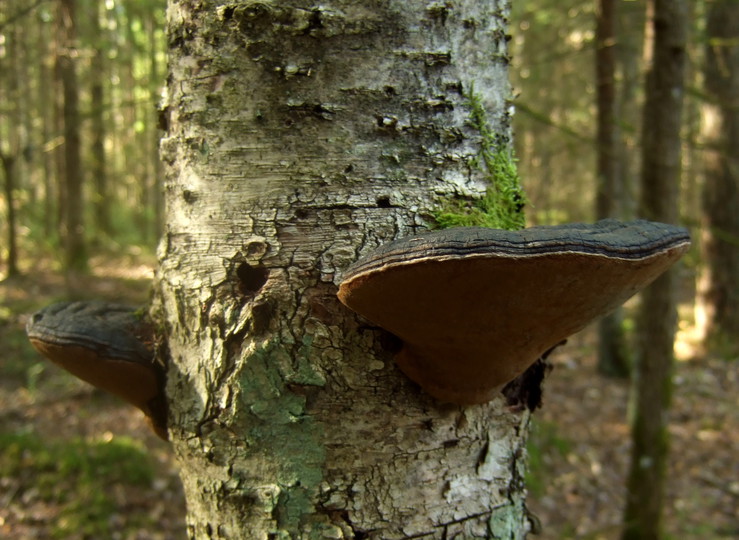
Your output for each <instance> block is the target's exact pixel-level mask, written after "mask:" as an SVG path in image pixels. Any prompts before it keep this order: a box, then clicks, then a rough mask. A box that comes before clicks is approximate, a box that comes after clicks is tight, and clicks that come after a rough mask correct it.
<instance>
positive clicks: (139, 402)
mask: <svg viewBox="0 0 739 540" xmlns="http://www.w3.org/2000/svg"><path fill="white" fill-rule="evenodd" d="M26 334H27V335H28V339H29V340H30V341H31V343H32V344H33V346H34V347H35V348H36V350H37V351H39V352H40V353H41V354H42V355H44V356H45V357H46V358H48V359H49V360H51V361H52V362H54V363H55V364H57V365H59V366H61V367H63V368H64V369H66V370H67V371H69V372H70V373H72V374H73V375H75V376H77V377H79V378H80V379H82V380H83V381H86V382H88V383H90V384H92V385H93V386H97V387H98V388H101V389H102V390H105V391H107V392H110V393H111V394H115V395H117V396H118V397H120V398H123V399H124V400H126V401H128V402H129V403H131V404H133V405H135V406H136V407H138V408H139V409H141V410H142V411H143V412H144V414H145V415H146V418H147V420H148V421H149V424H150V425H151V427H152V429H153V430H154V432H155V433H156V434H157V435H159V437H161V438H162V439H165V440H166V439H167V408H166V398H165V396H164V381H165V379H164V367H163V366H160V365H159V364H158V363H157V362H156V360H155V358H154V348H153V345H152V334H153V332H152V330H151V327H150V326H149V325H148V324H147V323H146V321H145V320H144V318H143V317H141V316H139V315H138V314H137V312H136V309H135V308H132V307H128V306H122V305H118V304H109V303H105V302H97V301H93V302H61V303H57V304H52V305H50V306H48V307H46V308H44V309H42V310H41V311H38V312H36V313H34V314H33V315H31V317H30V318H29V320H28V323H27V325H26Z"/></svg>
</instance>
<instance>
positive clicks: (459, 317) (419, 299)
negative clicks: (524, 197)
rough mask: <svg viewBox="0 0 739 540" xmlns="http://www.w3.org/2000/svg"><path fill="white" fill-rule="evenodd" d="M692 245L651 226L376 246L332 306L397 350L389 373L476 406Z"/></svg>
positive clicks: (456, 234)
mask: <svg viewBox="0 0 739 540" xmlns="http://www.w3.org/2000/svg"><path fill="white" fill-rule="evenodd" d="M689 246H690V237H689V235H688V232H687V231H686V230H685V229H683V228H681V227H675V226H672V225H665V224H662V223H654V222H648V221H634V222H630V223H622V222H619V221H616V220H604V221H599V222H598V223H595V224H592V225H591V224H581V223H574V224H567V225H559V226H553V227H532V228H529V229H523V230H519V231H506V230H499V229H487V228H477V227H464V228H454V229H445V230H440V231H433V232H430V233H426V234H422V235H420V236H414V237H408V238H403V239H400V240H396V241H394V242H390V243H388V244H385V245H383V246H380V247H379V248H378V249H377V250H375V251H374V252H372V253H370V254H369V255H367V256H366V257H364V258H362V259H361V260H359V261H357V262H356V263H355V264H354V265H352V266H351V267H350V268H349V269H347V271H346V272H345V275H344V281H343V282H342V283H341V285H340V287H339V292H338V296H339V299H340V300H341V301H342V302H343V303H344V304H345V305H346V306H348V307H349V308H351V309H352V310H354V311H356V312H357V313H359V314H360V315H362V316H364V317H366V318H367V319H369V320H370V321H372V322H373V323H375V324H377V325H379V326H381V327H382V328H384V329H386V330H388V331H390V332H392V333H393V334H395V335H396V336H398V337H399V338H400V339H401V340H402V341H403V347H402V349H401V351H400V352H399V353H398V355H397V358H396V360H397V362H398V365H399V366H400V368H401V370H402V371H403V372H405V373H406V374H407V375H408V376H409V377H410V378H411V379H413V380H414V381H416V382H417V383H418V384H420V385H421V387H423V388H424V389H425V390H426V391H427V392H428V393H429V394H431V395H432V396H434V397H436V398H438V399H440V400H442V401H450V402H454V403H458V404H474V403H483V402H486V401H489V400H490V399H492V398H493V397H494V396H495V395H496V393H497V392H499V391H500V390H501V389H502V388H503V386H505V384H506V383H508V382H510V381H511V380H513V379H514V378H515V377H517V376H518V375H520V374H521V373H523V372H524V371H525V370H526V368H528V367H529V366H530V365H531V364H532V363H533V362H535V361H536V360H537V358H539V357H541V356H542V354H544V353H545V352H546V351H547V350H548V349H550V348H552V347H553V346H555V345H557V344H558V343H560V342H561V341H562V340H563V339H565V338H566V337H568V336H570V335H572V334H574V333H575V332H577V331H579V330H581V329H582V328H584V327H585V326H586V325H587V324H588V323H590V322H591V321H593V320H594V319H596V318H598V317H600V316H602V315H605V314H607V313H608V312H610V311H611V310H613V309H615V308H616V307H618V306H619V305H620V304H622V303H623V302H624V301H626V300H627V299H628V298H629V297H631V296H632V295H634V294H635V293H636V292H638V291H639V290H640V289H642V288H644V287H645V286H647V285H648V284H649V283H651V282H652V281H653V280H654V279H656V278H657V276H659V275H660V274H661V273H662V272H664V271H665V270H667V268H669V267H670V266H671V265H672V264H673V263H674V262H676V261H677V260H678V259H679V258H680V257H681V256H682V255H683V254H684V253H685V251H686V250H687V249H688V247H689Z"/></svg>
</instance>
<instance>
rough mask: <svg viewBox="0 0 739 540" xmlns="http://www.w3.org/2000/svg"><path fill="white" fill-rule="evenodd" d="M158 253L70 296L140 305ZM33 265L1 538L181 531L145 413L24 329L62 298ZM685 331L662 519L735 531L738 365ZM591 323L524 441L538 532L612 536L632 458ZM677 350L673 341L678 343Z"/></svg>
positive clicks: (2, 322) (19, 297)
mask: <svg viewBox="0 0 739 540" xmlns="http://www.w3.org/2000/svg"><path fill="white" fill-rule="evenodd" d="M153 262H154V261H153V260H145V259H142V258H141V257H137V256H128V257H125V258H123V259H112V258H110V257H106V258H100V259H95V260H93V263H92V265H91V266H92V270H91V275H90V276H88V277H85V278H83V279H79V280H77V281H75V282H72V283H71V284H70V285H71V286H72V287H76V288H77V290H76V294H75V297H76V298H103V299H108V300H112V301H118V302H124V303H128V304H131V305H138V304H144V303H145V302H146V301H147V299H148V295H149V289H150V285H151V283H150V282H151V279H152V276H153V270H152V267H153V266H152V265H153ZM50 267H51V265H50V264H43V262H42V263H40V264H39V265H38V266H37V267H36V270H35V271H34V274H33V275H32V276H29V275H27V276H26V277H23V278H20V279H16V280H12V281H5V282H2V283H0V343H2V349H1V350H0V446H1V448H0V537H2V538H8V539H26V538H54V537H56V538H65V539H77V538H79V539H81V538H120V539H137V540H148V539H158V540H168V539H180V538H184V537H185V526H184V513H185V504H184V500H183V496H182V491H181V488H180V484H179V480H178V478H177V472H176V467H175V465H174V459H173V455H172V452H171V449H170V447H169V446H168V444H167V443H165V442H163V441H161V440H159V439H158V438H157V437H156V436H155V435H154V434H153V433H152V432H151V431H150V430H149V428H148V427H147V425H146V423H145V422H144V418H143V415H142V414H141V413H140V412H139V411H137V410H136V409H134V408H132V407H130V406H127V405H125V404H123V403H121V402H120V401H118V400H116V399H115V398H113V397H110V396H107V395H105V394H103V393H102V392H100V391H97V390H94V389H93V388H91V387H90V386H88V385H86V384H84V383H82V382H80V381H78V380H77V379H75V378H74V377H72V376H70V375H68V374H67V373H66V372H64V371H62V370H61V369H58V368H56V367H55V366H54V365H52V364H51V363H49V362H47V361H45V360H43V359H42V358H41V357H40V356H38V355H37V354H36V352H35V351H34V350H33V349H32V348H31V346H30V344H29V343H28V341H27V340H26V338H25V333H24V330H23V328H24V325H25V321H26V319H27V317H28V316H29V315H30V313H32V312H33V311H34V310H36V309H38V308H39V307H42V306H44V305H46V304H48V303H50V302H53V301H56V300H63V299H66V298H67V295H66V294H65V286H66V284H65V281H64V279H62V278H61V277H59V276H58V275H57V274H55V273H53V272H52V271H51V270H50V269H49V268H50ZM691 331H692V330H691V328H690V327H689V325H688V326H686V325H683V326H682V327H681V336H680V339H679V342H680V340H683V342H684V347H685V349H684V350H685V351H688V352H687V353H685V354H679V358H680V359H681V361H679V362H678V363H677V366H676V374H675V390H674V396H673V410H672V413H671V420H672V423H671V428H670V434H671V439H672V453H671V459H670V466H669V471H668V477H669V485H668V494H667V508H666V516H665V517H666V519H665V523H666V528H667V532H668V533H669V535H670V538H675V539H681V540H693V539H694V540H711V539H728V538H737V537H739V518H738V517H737V512H736V508H737V507H739V460H738V459H737V456H739V407H738V406H737V405H739V402H738V397H739V372H738V370H739V362H736V361H735V362H726V361H721V360H711V359H706V358H704V357H703V356H702V353H700V347H698V346H697V345H698V344H697V343H696V342H695V340H694V338H693V337H692V336H691ZM594 336H595V334H594V331H593V329H592V328H591V329H588V330H586V331H584V332H583V333H581V334H580V335H578V336H575V337H574V338H572V339H570V340H569V343H568V344H567V345H565V346H563V347H561V348H559V349H557V351H556V352H555V353H554V354H553V355H552V357H551V359H552V361H553V363H554V366H555V368H554V370H553V371H552V372H551V374H550V375H549V377H548V379H547V382H546V388H545V395H544V408H543V409H541V410H539V411H537V413H536V414H535V419H534V431H533V434H532V438H531V441H530V445H529V454H530V462H531V473H530V475H529V478H528V486H529V506H530V508H531V510H532V511H533V513H534V514H536V515H537V516H538V517H539V519H540V520H541V524H542V527H543V530H542V533H541V535H540V536H538V537H533V538H541V539H546V540H553V539H563V538H583V539H585V538H587V539H608V540H610V539H616V538H618V537H619V531H620V529H619V522H620V519H621V511H622V505H623V502H624V478H625V472H626V470H627V467H628V460H629V448H630V443H629V427H628V420H627V411H628V403H627V401H628V383H627V382H624V381H614V380H610V379H605V378H602V377H600V376H598V375H597V374H596V371H595V350H596V348H595V340H594V339H595V338H594ZM678 353H680V349H679V348H678Z"/></svg>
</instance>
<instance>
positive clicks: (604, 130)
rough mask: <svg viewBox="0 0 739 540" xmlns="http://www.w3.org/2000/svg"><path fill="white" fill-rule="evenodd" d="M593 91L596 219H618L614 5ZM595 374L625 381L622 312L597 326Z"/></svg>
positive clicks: (602, 21) (608, 7)
mask: <svg viewBox="0 0 739 540" xmlns="http://www.w3.org/2000/svg"><path fill="white" fill-rule="evenodd" d="M596 42H597V46H596V53H595V67H596V87H597V90H598V94H597V100H598V159H597V167H598V170H597V189H596V194H595V201H596V209H595V213H596V217H597V218H598V219H604V218H612V217H621V215H620V214H621V208H620V204H619V203H620V202H621V199H622V197H623V195H622V194H621V191H622V190H623V186H621V185H620V180H621V175H620V174H619V155H618V146H617V143H618V140H619V136H618V124H617V123H616V78H615V75H616V2H615V0H600V4H599V10H598V14H597V28H596ZM598 338H599V340H598V372H599V373H601V374H603V375H609V376H614V377H628V375H629V359H628V356H627V353H626V337H625V335H624V331H623V310H622V309H621V308H618V309H617V310H616V311H614V312H613V313H611V314H610V315H607V316H606V317H603V319H601V320H600V322H599V323H598Z"/></svg>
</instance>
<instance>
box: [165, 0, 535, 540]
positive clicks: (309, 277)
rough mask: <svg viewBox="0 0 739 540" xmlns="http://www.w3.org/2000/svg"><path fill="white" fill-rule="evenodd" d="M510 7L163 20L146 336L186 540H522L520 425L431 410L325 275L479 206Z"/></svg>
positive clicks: (315, 10)
mask: <svg viewBox="0 0 739 540" xmlns="http://www.w3.org/2000/svg"><path fill="white" fill-rule="evenodd" d="M507 12H508V5H507V2H503V1H501V2H484V3H481V2H476V1H472V0H468V1H462V2H455V3H416V2H413V3H409V2H392V1H382V2H377V1H375V2H363V3H361V4H359V3H354V2H341V1H328V2H321V3H320V4H319V3H313V2H310V1H300V2H293V3H290V4H286V3H269V2H230V3H229V2H218V1H215V2H196V1H185V0H183V1H174V0H171V1H170V4H169V13H168V15H169V21H170V23H169V24H170V28H169V48H170V74H169V81H168V103H167V104H166V108H165V115H164V116H165V117H164V121H165V124H166V128H167V129H166V134H165V137H164V139H163V141H162V148H161V155H162V158H163V160H164V162H165V165H166V168H167V181H166V186H165V187H166V203H167V224H166V231H165V237H164V240H163V242H162V244H161V246H160V271H159V274H158V288H157V292H156V299H155V306H154V310H153V311H154V315H155V318H156V319H157V320H159V321H160V323H161V325H162V330H163V331H164V332H165V333H166V334H167V336H168V343H167V345H168V350H169V356H170V357H169V359H168V361H169V368H168V370H169V372H168V389H167V392H168V396H169V401H170V407H169V409H170V419H169V424H170V438H171V440H172V441H173V444H174V447H175V451H176V453H177V456H178V460H179V463H180V466H181V470H182V472H181V476H182V480H183V484H184V487H185V493H186V496H187V500H188V526H189V534H190V537H191V538H249V539H252V538H253V539H261V538H264V539H267V538H378V539H380V538H382V539H393V538H412V537H413V538H415V537H424V538H475V537H477V538H500V539H503V538H505V539H517V538H523V537H524V536H525V532H526V530H527V527H528V525H527V522H526V517H525V510H524V504H523V494H524V488H523V480H522V475H523V469H524V463H523V460H524V454H525V450H524V444H525V439H526V433H527V425H528V420H529V414H530V413H529V411H528V410H523V411H519V412H514V411H511V410H509V409H508V408H507V406H506V403H505V400H504V398H503V397H502V396H501V397H500V398H498V399H495V400H494V401H492V402H490V403H488V404H485V405H480V406H474V407H466V408H463V407H459V406H453V405H449V404H441V403H438V402H436V401H434V400H433V399H432V398H430V397H429V396H427V395H425V394H424V393H422V392H421V391H420V390H419V388H418V387H416V386H415V385H414V384H413V383H412V382H411V381H409V380H408V379H407V378H406V377H405V376H403V375H402V374H401V373H400V372H399V370H398V369H397V367H396V366H395V363H394V362H393V359H392V357H393V353H394V352H395V350H397V343H396V340H395V339H394V338H393V336H390V335H388V334H387V333H386V332H384V331H383V330H381V329H379V328H376V327H372V326H371V325H369V324H368V323H367V321H364V320H361V319H360V318H358V317H357V316H356V315H354V314H353V313H351V312H349V311H348V310H347V309H346V308H344V307H342V306H341V304H340V303H339V302H338V300H337V298H336V295H335V293H336V289H337V283H338V282H339V279H340V276H341V272H342V269H344V268H346V267H347V266H348V265H349V264H350V263H351V262H353V261H354V260H356V259H357V258H358V257H359V256H360V255H361V254H363V253H366V252H367V251H369V250H371V249H372V248H374V247H376V246H377V245H378V244H380V243H383V242H386V241H389V240H391V239H394V238H397V237H400V236H403V235H408V234H412V233H414V232H416V231H418V230H421V229H424V228H427V227H428V226H429V225H430V224H431V223H430V215H431V212H432V211H433V210H434V209H435V208H436V207H437V205H438V204H439V202H440V200H442V199H443V198H446V197H460V198H469V199H474V198H478V197H480V196H481V195H482V194H483V193H484V190H485V187H486V185H485V175H486V171H484V170H481V169H480V165H479V152H480V147H481V140H480V134H479V132H477V131H476V130H475V128H474V126H473V125H472V124H471V123H470V122H469V117H470V110H469V107H468V103H467V99H466V98H465V91H466V90H469V89H470V88H472V87H473V86H474V89H475V92H476V94H479V97H480V99H481V100H482V103H483V104H484V106H485V108H486V110H487V111H488V116H489V117H488V122H489V124H490V125H491V126H493V128H494V129H495V131H496V134H497V135H498V136H499V137H500V139H501V140H502V141H505V140H507V139H508V137H509V112H508V105H507V103H506V98H507V97H508V95H509V86H508V81H507V78H506V75H507V57H506V24H507Z"/></svg>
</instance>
